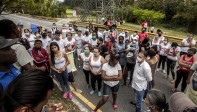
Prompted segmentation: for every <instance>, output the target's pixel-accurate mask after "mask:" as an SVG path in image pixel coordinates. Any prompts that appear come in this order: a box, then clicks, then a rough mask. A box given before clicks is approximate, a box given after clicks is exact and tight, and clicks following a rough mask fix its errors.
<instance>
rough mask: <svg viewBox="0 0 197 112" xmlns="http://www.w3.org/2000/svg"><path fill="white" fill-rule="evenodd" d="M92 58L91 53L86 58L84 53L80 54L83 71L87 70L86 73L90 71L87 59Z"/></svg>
mask: <svg viewBox="0 0 197 112" xmlns="http://www.w3.org/2000/svg"><path fill="white" fill-rule="evenodd" d="M92 56H93V53H91V52H90V55H89V57H86V56H85V54H84V53H81V54H80V57H81V59H82V60H83V69H84V70H88V71H89V70H90V68H89V59H90V57H92Z"/></svg>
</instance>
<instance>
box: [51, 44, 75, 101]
mask: <svg viewBox="0 0 197 112" xmlns="http://www.w3.org/2000/svg"><path fill="white" fill-rule="evenodd" d="M69 64H70V62H69V60H68V57H67V55H66V54H65V52H62V51H60V49H59V46H58V44H57V43H56V42H52V43H51V44H50V65H51V69H52V70H53V71H54V73H55V76H56V78H57V80H58V81H59V83H60V85H61V88H62V90H63V91H64V95H63V97H64V98H70V99H72V98H73V95H72V93H71V92H70V86H69V84H68V73H67V65H69Z"/></svg>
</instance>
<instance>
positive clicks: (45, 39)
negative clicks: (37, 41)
mask: <svg viewBox="0 0 197 112" xmlns="http://www.w3.org/2000/svg"><path fill="white" fill-rule="evenodd" d="M41 41H42V48H44V49H45V50H46V51H48V46H49V44H50V43H51V39H50V38H49V37H48V36H47V34H46V33H43V34H42V37H41Z"/></svg>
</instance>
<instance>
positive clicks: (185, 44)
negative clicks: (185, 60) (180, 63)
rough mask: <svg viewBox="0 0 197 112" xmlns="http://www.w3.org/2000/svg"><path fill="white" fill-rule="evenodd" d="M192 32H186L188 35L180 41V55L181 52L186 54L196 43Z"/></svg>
mask: <svg viewBox="0 0 197 112" xmlns="http://www.w3.org/2000/svg"><path fill="white" fill-rule="evenodd" d="M193 36H194V35H193V34H191V33H190V34H188V37H187V38H185V39H183V40H182V42H181V48H182V50H181V52H180V56H181V55H183V54H187V51H188V49H190V48H192V47H195V45H196V41H195V40H194V38H193Z"/></svg>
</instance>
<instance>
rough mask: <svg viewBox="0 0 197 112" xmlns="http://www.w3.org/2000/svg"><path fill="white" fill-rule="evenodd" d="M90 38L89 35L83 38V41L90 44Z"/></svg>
mask: <svg viewBox="0 0 197 112" xmlns="http://www.w3.org/2000/svg"><path fill="white" fill-rule="evenodd" d="M91 38H92V37H91V35H89V36H84V37H83V41H85V42H88V43H90V39H91ZM86 45H87V44H85V45H84V46H86Z"/></svg>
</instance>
